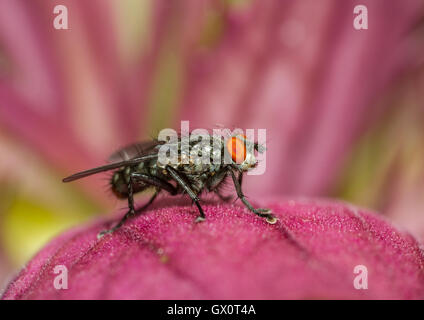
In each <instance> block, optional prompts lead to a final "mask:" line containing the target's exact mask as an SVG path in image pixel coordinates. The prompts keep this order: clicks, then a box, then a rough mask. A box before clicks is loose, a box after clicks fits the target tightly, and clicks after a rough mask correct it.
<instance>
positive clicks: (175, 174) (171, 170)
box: [166, 166, 205, 222]
mask: <svg viewBox="0 0 424 320" xmlns="http://www.w3.org/2000/svg"><path fill="white" fill-rule="evenodd" d="M166 171H167V172H169V174H170V176H171V177H172V178H173V179H174V180H175V181H176V182H177V183H178V185H179V186H181V187H182V188H183V189H184V190H185V192H187V194H188V195H189V196H190V198H191V200H192V201H193V202H194V203H195V204H196V206H197V209H198V210H199V216H198V217H197V218H196V222H202V221H204V220H205V213H204V212H203V209H202V207H201V206H200V203H199V198H198V197H197V195H196V193H194V191H193V190H192V189H191V188H190V186H189V185H188V184H187V183H186V182H185V181H184V179H183V178H181V176H180V175H179V174H178V172H177V171H176V170H175V169H174V168H172V167H170V166H166Z"/></svg>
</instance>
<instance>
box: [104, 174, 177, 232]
mask: <svg viewBox="0 0 424 320" xmlns="http://www.w3.org/2000/svg"><path fill="white" fill-rule="evenodd" d="M137 180H138V181H142V182H145V183H147V184H149V185H151V186H153V187H156V191H155V193H154V194H153V196H152V197H151V198H150V200H149V201H148V202H147V203H146V204H145V205H143V206H142V207H140V208H138V209H135V208H134V194H133V183H134V181H137ZM162 189H163V190H166V191H168V192H169V193H170V194H172V195H175V194H176V193H177V190H176V189H175V187H174V186H173V185H172V184H170V183H168V182H167V181H163V180H161V179H159V178H156V177H152V176H148V175H145V174H141V173H132V174H131V175H130V179H129V182H128V212H127V213H126V214H125V215H124V216H123V217H122V219H121V220H120V221H119V222H118V223H117V224H116V226H114V227H113V228H111V229H108V230H104V231H102V232H100V233H99V234H98V236H97V238H99V239H100V238H101V237H103V236H104V235H105V234H108V233H112V232H114V231H115V230H117V229H119V228H120V227H121V226H122V225H123V224H124V223H125V221H127V220H128V219H129V218H130V217H133V216H135V215H136V214H140V213H141V212H143V211H144V210H146V209H147V208H148V207H149V206H150V205H151V204H152V203H153V201H155V199H156V197H157V195H158V194H159V192H160V191H161V190H162Z"/></svg>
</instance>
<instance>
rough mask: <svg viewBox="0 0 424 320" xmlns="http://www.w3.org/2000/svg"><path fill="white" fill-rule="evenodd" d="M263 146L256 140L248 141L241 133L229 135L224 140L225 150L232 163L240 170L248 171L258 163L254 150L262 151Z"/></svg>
mask: <svg viewBox="0 0 424 320" xmlns="http://www.w3.org/2000/svg"><path fill="white" fill-rule="evenodd" d="M264 150H265V148H264V147H263V146H262V145H260V144H258V143H257V142H253V141H250V140H248V139H247V138H246V136H245V135H243V134H238V135H235V136H232V137H230V138H229V139H228V140H227V142H226V151H227V152H228V153H229V155H230V156H231V159H232V161H233V165H234V166H236V167H237V168H238V169H239V170H240V171H248V170H250V169H253V168H254V167H256V165H257V164H258V161H257V159H256V156H255V152H260V153H262V152H264Z"/></svg>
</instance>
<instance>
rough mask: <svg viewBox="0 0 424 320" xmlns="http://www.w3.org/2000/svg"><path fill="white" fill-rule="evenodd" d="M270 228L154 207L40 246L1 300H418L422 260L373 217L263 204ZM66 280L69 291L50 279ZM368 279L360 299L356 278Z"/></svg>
mask: <svg viewBox="0 0 424 320" xmlns="http://www.w3.org/2000/svg"><path fill="white" fill-rule="evenodd" d="M262 205H266V206H267V207H269V208H271V209H272V210H273V212H274V213H275V214H276V215H277V216H278V218H279V221H278V222H277V223H276V224H274V225H270V224H268V223H266V222H265V221H264V220H262V219H259V218H257V217H256V216H254V215H253V214H250V213H248V212H247V211H246V210H245V209H243V208H241V207H239V206H237V205H217V204H208V205H205V206H204V209H205V213H206V215H207V220H206V221H205V222H204V223H201V224H195V223H194V221H193V220H194V217H195V215H196V213H197V212H196V209H195V207H191V206H184V205H178V206H171V207H157V208H154V209H152V210H150V211H148V212H147V213H146V214H145V215H143V216H139V217H137V218H135V219H133V220H131V221H130V222H129V223H127V224H126V225H125V226H124V227H123V228H122V229H121V230H120V231H118V232H116V233H114V234H113V235H108V236H105V237H103V238H102V239H100V240H97V238H96V235H97V233H98V232H99V231H100V230H102V229H104V228H105V227H107V226H108V225H109V224H110V223H111V221H107V222H105V221H99V222H98V223H95V224H93V225H91V226H88V227H82V228H79V229H75V230H71V231H69V232H67V233H65V234H63V235H61V236H60V237H58V238H56V239H55V240H53V241H52V242H51V243H50V244H49V245H48V246H46V247H45V248H44V249H43V250H42V251H41V252H40V253H39V254H38V255H37V256H35V257H34V258H33V259H32V261H30V262H29V263H28V264H27V265H26V266H25V268H24V269H23V270H22V271H21V272H20V274H19V275H18V276H17V278H16V279H15V280H14V281H13V282H12V283H11V284H10V285H9V286H8V288H7V289H6V292H5V293H4V295H3V298H4V299H168V298H170V299H281V298H289V299H291V298H314V299H315V298H318V299H322V298H337V299H341V298H348V299H350V298H352V299H354V298H366V299H382V298H402V299H404V298H406V299H423V298H424V254H423V251H422V249H421V247H420V244H419V243H418V242H417V241H416V240H415V239H414V238H413V237H411V236H410V235H408V234H405V233H402V232H400V231H398V230H396V229H395V228H394V227H393V226H391V225H390V224H389V223H387V222H385V221H383V220H382V219H381V218H380V217H378V216H377V215H375V214H374V213H370V212H366V211H364V210H362V209H358V208H356V207H353V206H350V205H348V204H345V203H340V202H333V201H329V200H297V201H293V200H290V201H288V200H287V201H281V200H280V201H272V200H269V201H264V203H262ZM56 265H65V266H66V267H67V269H68V271H69V273H68V277H69V280H68V286H69V288H68V289H67V290H56V289H55V288H54V286H53V282H54V278H55V277H56V276H57V275H56V274H54V272H53V269H54V267H55V266H56ZM357 265H364V266H366V267H367V270H368V289H367V290H357V289H355V288H354V285H353V281H354V279H355V277H356V276H357V274H354V272H353V271H354V268H355V266H357Z"/></svg>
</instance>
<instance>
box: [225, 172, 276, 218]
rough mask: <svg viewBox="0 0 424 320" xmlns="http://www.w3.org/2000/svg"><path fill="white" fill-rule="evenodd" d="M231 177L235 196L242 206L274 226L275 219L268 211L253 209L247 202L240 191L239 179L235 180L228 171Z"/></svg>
mask: <svg viewBox="0 0 424 320" xmlns="http://www.w3.org/2000/svg"><path fill="white" fill-rule="evenodd" d="M230 174H231V177H232V178H233V183H234V187H235V188H236V192H237V196H238V197H239V198H240V200H241V201H242V202H243V204H244V205H245V206H246V207H247V208H248V209H249V210H250V211H252V212H253V213H254V214H256V215H257V216H259V217H262V218H266V221H267V222H268V223H270V224H274V223H276V222H277V218H276V217H274V216H273V215H272V214H271V213H270V212H271V210H269V209H262V208H258V209H256V208H254V207H253V206H252V205H251V204H250V202H249V201H247V199H246V197H245V195H244V194H243V191H242V189H241V185H240V181H241V179H240V177H239V178H238V179H237V177H236V175H235V174H234V172H233V170H230Z"/></svg>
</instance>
